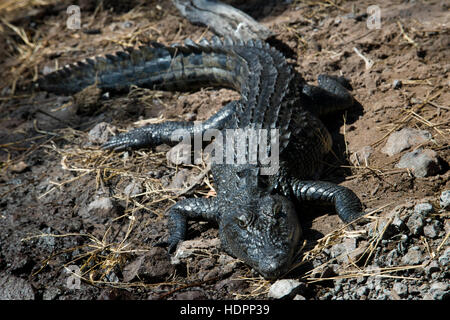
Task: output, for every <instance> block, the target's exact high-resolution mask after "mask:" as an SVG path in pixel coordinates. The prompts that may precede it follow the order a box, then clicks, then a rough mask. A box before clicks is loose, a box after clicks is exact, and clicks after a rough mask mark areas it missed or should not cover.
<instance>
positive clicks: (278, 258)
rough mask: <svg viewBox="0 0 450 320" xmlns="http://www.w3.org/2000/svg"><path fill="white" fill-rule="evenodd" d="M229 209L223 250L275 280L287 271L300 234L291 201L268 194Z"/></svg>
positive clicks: (225, 220) (296, 249) (223, 228)
mask: <svg viewBox="0 0 450 320" xmlns="http://www.w3.org/2000/svg"><path fill="white" fill-rule="evenodd" d="M227 211H228V214H227V215H226V216H227V218H225V219H223V220H222V221H221V223H220V228H221V229H222V230H221V232H220V234H221V242H222V246H223V247H224V249H225V250H226V251H227V252H228V253H230V254H231V255H233V256H235V257H236V258H239V259H241V260H243V261H244V262H245V263H247V264H248V265H250V266H251V267H253V268H255V270H257V271H258V272H259V273H260V274H261V275H263V276H264V277H265V278H268V279H275V278H278V277H280V276H282V275H283V274H284V273H286V272H287V271H288V270H289V268H290V267H291V265H292V263H293V259H294V257H295V255H296V253H297V251H298V247H299V242H300V241H299V240H300V237H301V227H300V223H299V221H298V218H297V213H296V211H295V209H294V205H293V204H292V202H291V201H290V200H288V199H287V198H285V197H283V196H280V195H270V194H266V195H263V196H261V197H257V198H256V199H252V201H251V202H250V204H247V205H242V203H241V204H240V205H238V206H233V207H229V208H228V210H227ZM230 211H233V212H232V213H230Z"/></svg>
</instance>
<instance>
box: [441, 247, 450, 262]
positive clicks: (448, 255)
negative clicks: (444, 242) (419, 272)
mask: <svg viewBox="0 0 450 320" xmlns="http://www.w3.org/2000/svg"><path fill="white" fill-rule="evenodd" d="M438 262H439V264H440V265H441V266H442V267H445V266H448V264H449V263H450V247H448V248H447V249H445V251H444V253H442V254H441V255H440V256H439V258H438Z"/></svg>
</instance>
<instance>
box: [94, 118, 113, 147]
mask: <svg viewBox="0 0 450 320" xmlns="http://www.w3.org/2000/svg"><path fill="white" fill-rule="evenodd" d="M116 131H117V129H116V127H114V126H112V125H110V124H109V123H107V122H100V123H98V124H96V125H95V126H94V127H93V128H92V129H91V130H90V131H89V133H88V139H89V141H90V142H91V143H96V144H103V143H105V142H107V141H108V140H109V139H110V138H111V136H112V135H113V134H114V133H115V132H116Z"/></svg>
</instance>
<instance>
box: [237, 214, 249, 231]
mask: <svg viewBox="0 0 450 320" xmlns="http://www.w3.org/2000/svg"><path fill="white" fill-rule="evenodd" d="M236 220H237V224H238V226H239V227H240V228H241V229H245V228H247V226H248V225H249V224H250V221H251V217H249V216H247V215H245V214H241V215H240V216H237V217H236Z"/></svg>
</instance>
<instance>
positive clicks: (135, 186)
mask: <svg viewBox="0 0 450 320" xmlns="http://www.w3.org/2000/svg"><path fill="white" fill-rule="evenodd" d="M141 192H142V188H141V186H140V185H139V183H137V182H136V181H133V182H131V183H130V184H129V185H127V186H126V187H125V189H123V193H124V194H125V195H126V196H128V197H132V196H135V195H138V194H140V193H141Z"/></svg>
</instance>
